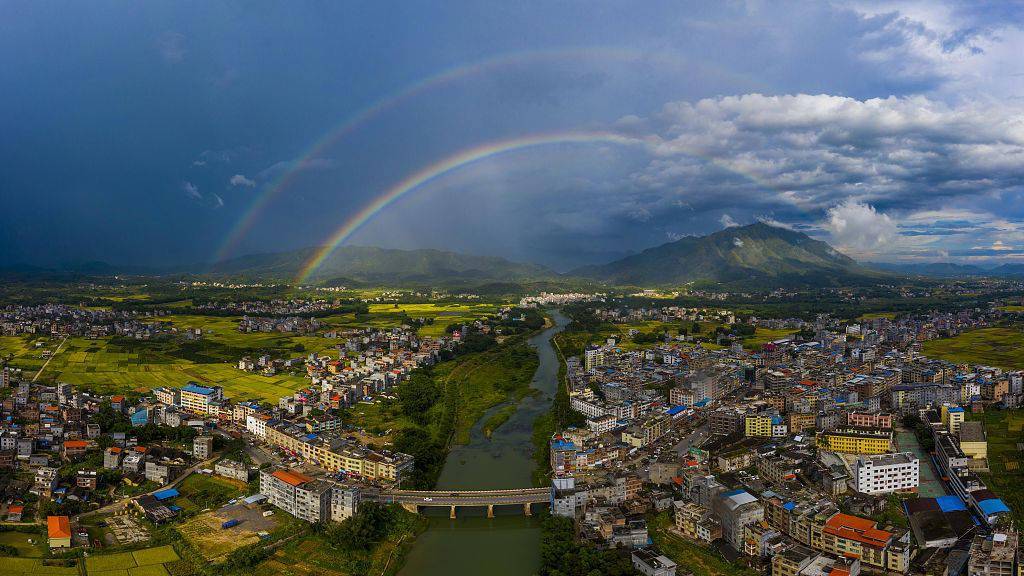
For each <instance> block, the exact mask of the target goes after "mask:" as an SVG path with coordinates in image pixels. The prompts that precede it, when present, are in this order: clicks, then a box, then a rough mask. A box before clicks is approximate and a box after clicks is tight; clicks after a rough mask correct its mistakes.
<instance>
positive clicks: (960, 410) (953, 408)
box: [949, 406, 964, 412]
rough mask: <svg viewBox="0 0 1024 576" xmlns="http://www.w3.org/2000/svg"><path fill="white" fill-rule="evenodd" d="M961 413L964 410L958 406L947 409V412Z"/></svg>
mask: <svg viewBox="0 0 1024 576" xmlns="http://www.w3.org/2000/svg"><path fill="white" fill-rule="evenodd" d="M963 411H964V409H963V408H961V407H960V406H954V407H952V408H950V409H949V412H963Z"/></svg>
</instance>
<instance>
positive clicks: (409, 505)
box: [402, 502, 420, 514]
mask: <svg viewBox="0 0 1024 576" xmlns="http://www.w3.org/2000/svg"><path fill="white" fill-rule="evenodd" d="M402 508H405V509H406V510H407V511H409V512H412V513H413V514H419V513H420V507H419V506H418V505H416V504H412V503H409V502H403V503H402Z"/></svg>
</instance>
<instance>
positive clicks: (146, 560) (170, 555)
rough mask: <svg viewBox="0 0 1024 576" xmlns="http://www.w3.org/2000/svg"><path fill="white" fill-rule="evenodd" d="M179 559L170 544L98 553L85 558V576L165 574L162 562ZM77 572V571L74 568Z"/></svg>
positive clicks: (156, 575) (158, 575)
mask: <svg viewBox="0 0 1024 576" xmlns="http://www.w3.org/2000/svg"><path fill="white" fill-rule="evenodd" d="M177 560H179V557H178V554H177V553H176V552H175V551H174V548H172V547H170V546H159V547H156V548H146V549H143V550H136V551H134V552H119V553H117V554H100V555H93V556H89V557H88V558H86V559H85V572H86V575H87V576H167V569H166V568H165V567H164V564H168V563H171V562H176V561H177ZM75 573H76V574H77V573H78V571H77V570H76V571H75Z"/></svg>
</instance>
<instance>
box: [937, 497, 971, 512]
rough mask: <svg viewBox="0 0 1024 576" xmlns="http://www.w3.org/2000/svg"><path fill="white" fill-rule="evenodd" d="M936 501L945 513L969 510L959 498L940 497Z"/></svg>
mask: <svg viewBox="0 0 1024 576" xmlns="http://www.w3.org/2000/svg"><path fill="white" fill-rule="evenodd" d="M935 501H936V502H938V503H939V508H940V509H941V510H942V511H943V512H953V511H955V510H967V505H965V504H964V501H963V500H961V499H960V497H959V496H939V497H938V498H936V499H935Z"/></svg>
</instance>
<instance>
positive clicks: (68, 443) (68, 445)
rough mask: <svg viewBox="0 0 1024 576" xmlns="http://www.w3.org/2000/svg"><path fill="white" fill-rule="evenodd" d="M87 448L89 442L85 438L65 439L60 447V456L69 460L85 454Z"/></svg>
mask: <svg viewBox="0 0 1024 576" xmlns="http://www.w3.org/2000/svg"><path fill="white" fill-rule="evenodd" d="M88 449H89V442H87V441H85V440H65V441H64V446H63V447H62V449H61V456H63V457H64V459H65V460H71V459H73V458H77V457H79V456H82V455H84V454H85V451H86V450H88Z"/></svg>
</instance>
